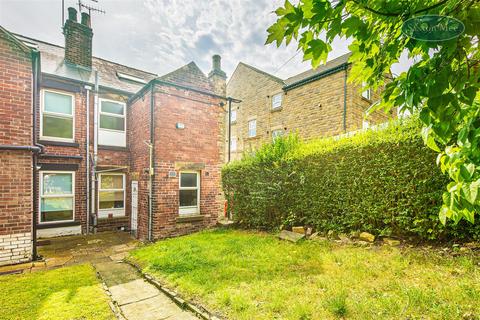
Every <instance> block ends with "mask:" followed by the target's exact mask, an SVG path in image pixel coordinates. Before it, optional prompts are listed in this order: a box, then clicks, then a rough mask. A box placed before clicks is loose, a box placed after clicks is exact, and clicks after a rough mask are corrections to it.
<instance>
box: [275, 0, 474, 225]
mask: <svg viewBox="0 0 480 320" xmlns="http://www.w3.org/2000/svg"><path fill="white" fill-rule="evenodd" d="M275 13H276V14H277V21H276V22H275V23H274V24H273V25H272V26H270V27H269V28H268V38H267V41H266V43H267V44H268V43H272V42H276V44H277V46H280V45H281V44H282V43H283V42H284V41H285V43H286V44H287V45H288V44H290V43H291V41H292V40H293V39H295V40H296V41H297V42H298V49H299V50H302V51H303V54H304V60H311V63H312V66H313V67H316V66H318V65H319V64H320V63H322V62H324V61H326V59H327V55H328V53H329V51H330V50H331V44H332V42H333V40H334V39H335V38H337V37H340V38H350V39H352V41H353V42H352V44H351V45H350V47H349V49H350V50H351V52H352V55H351V57H350V62H352V69H351V75H352V77H351V78H352V79H353V80H352V81H354V82H356V83H361V82H367V84H368V86H369V87H371V88H372V89H374V90H376V89H378V88H384V89H385V90H384V91H383V93H382V99H381V102H380V103H379V104H378V105H376V106H375V108H376V109H379V108H382V109H385V110H386V111H388V110H390V109H391V108H393V107H398V108H401V109H402V110H410V111H414V110H416V111H418V112H419V117H420V119H421V121H422V123H423V124H424V127H423V130H422V136H423V138H424V141H425V143H426V144H427V145H428V146H429V147H430V148H432V149H434V150H436V151H437V152H439V155H438V158H437V163H438V165H439V166H440V168H441V170H442V171H443V172H444V173H446V174H448V175H449V177H450V178H451V182H450V183H449V184H448V186H447V189H446V191H445V193H444V196H443V200H444V204H443V206H442V208H441V210H440V213H439V217H440V220H441V221H442V223H445V222H446V220H447V218H448V219H452V220H453V221H454V222H455V223H457V222H458V221H460V220H461V219H466V220H468V221H470V222H471V223H473V222H474V219H475V215H478V214H479V213H480V194H479V188H480V93H479V92H480V91H479V87H480V81H479V80H480V70H479V69H480V67H479V64H480V62H479V61H480V55H479V43H478V42H479V37H480V5H479V1H478V0H409V1H396V0H395V1H394V0H338V1H334V0H300V2H299V3H297V4H292V3H291V2H290V1H289V0H287V1H286V2H285V5H284V7H280V8H278V9H277V10H276V11H275ZM426 14H438V15H444V16H449V17H453V18H456V19H458V20H460V21H462V22H463V24H464V26H465V30H464V32H463V33H462V34H461V35H460V36H458V37H457V38H454V39H451V40H446V41H439V42H428V41H419V40H415V39H413V38H410V37H408V36H406V35H405V34H403V33H402V25H403V24H404V22H405V21H407V20H408V19H410V18H412V17H418V16H422V15H426ZM405 52H406V53H407V54H408V56H409V57H410V58H412V59H413V60H414V61H416V62H415V63H414V64H413V65H412V66H411V67H410V68H409V70H408V71H407V72H403V73H402V74H400V75H398V76H394V77H386V75H388V74H391V73H390V69H391V66H392V65H393V64H394V63H396V62H398V60H399V58H400V55H401V54H402V53H405Z"/></svg>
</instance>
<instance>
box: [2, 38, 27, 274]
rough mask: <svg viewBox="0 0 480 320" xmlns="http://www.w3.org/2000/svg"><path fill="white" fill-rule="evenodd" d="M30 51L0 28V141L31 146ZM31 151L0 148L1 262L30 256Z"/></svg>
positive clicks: (19, 259)
mask: <svg viewBox="0 0 480 320" xmlns="http://www.w3.org/2000/svg"><path fill="white" fill-rule="evenodd" d="M31 64H32V63H31V56H30V53H28V52H26V51H24V50H23V49H22V48H21V47H19V46H18V45H17V44H16V43H15V42H14V41H12V40H11V39H10V38H9V37H8V35H7V34H6V33H4V32H3V31H2V30H0V88H1V90H0V127H1V128H2V130H1V131H0V144H6V145H12V144H13V145H32V67H31ZM31 229H32V154H31V153H30V152H29V151H0V265H3V264H10V263H18V262H22V261H27V260H29V259H31V250H32V247H31V232H32V230H31Z"/></svg>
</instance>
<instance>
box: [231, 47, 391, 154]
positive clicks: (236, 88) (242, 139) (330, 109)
mask: <svg viewBox="0 0 480 320" xmlns="http://www.w3.org/2000/svg"><path fill="white" fill-rule="evenodd" d="M349 56H350V54H345V55H343V56H340V57H338V58H336V59H334V60H331V61H329V62H327V63H326V64H324V65H321V66H319V67H318V68H317V69H312V70H308V71H306V72H303V73H300V74H298V75H295V76H293V77H290V78H288V79H285V80H283V79H280V78H278V77H276V76H274V75H271V74H269V73H267V72H264V71H262V70H259V69H257V68H255V67H252V66H250V65H248V64H245V63H243V62H240V63H239V64H238V65H237V67H236V69H235V71H234V72H233V74H232V76H231V78H230V79H229V81H228V83H227V96H229V97H235V98H236V99H237V102H236V103H232V104H231V112H230V116H229V115H228V114H227V115H226V123H227V126H228V123H229V122H230V126H229V127H230V134H229V136H230V139H228V138H227V139H226V140H225V142H226V143H225V150H226V151H225V152H226V153H227V157H226V159H227V161H228V158H231V160H235V159H240V158H241V157H242V154H243V153H244V152H251V151H253V150H255V149H256V148H258V147H259V146H260V145H262V144H264V143H266V142H271V141H272V139H275V138H276V137H278V136H281V135H284V134H286V133H289V132H297V133H298V135H299V136H300V137H301V138H302V139H305V140H309V139H312V138H317V137H325V136H334V135H338V134H342V133H346V132H351V131H355V130H359V129H362V128H366V127H369V126H371V125H375V124H379V123H382V122H385V121H387V120H388V119H389V118H391V117H393V116H395V115H394V114H393V113H392V114H389V115H387V114H385V113H384V112H381V111H376V112H373V113H372V114H370V115H369V116H368V117H367V118H365V115H366V111H367V110H368V109H369V107H370V106H371V105H372V104H373V103H374V102H375V101H377V100H378V99H379V93H378V92H373V91H372V90H370V89H368V90H364V89H363V88H361V87H359V86H355V85H353V84H351V83H349V81H348V80H349V79H348V77H349V76H350V75H349V71H350V69H351V64H350V63H348V58H349ZM229 118H230V120H229Z"/></svg>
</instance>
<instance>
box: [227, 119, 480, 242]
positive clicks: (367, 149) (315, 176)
mask: <svg viewBox="0 0 480 320" xmlns="http://www.w3.org/2000/svg"><path fill="white" fill-rule="evenodd" d="M419 132H420V125H419V124H418V122H417V121H415V120H408V121H403V122H399V121H396V122H392V123H391V124H389V125H388V126H386V127H385V128H383V129H381V130H368V131H366V132H362V133H359V134H357V135H354V136H351V137H344V138H341V139H333V138H330V139H321V140H316V141H313V142H309V143H302V142H300V141H299V139H298V138H297V137H296V136H294V135H293V136H292V135H290V136H287V137H285V138H282V139H278V140H276V141H275V143H273V144H267V145H264V146H263V147H262V148H261V149H260V150H258V151H257V152H256V153H255V154H252V155H249V156H247V157H245V158H244V159H243V160H241V161H235V162H232V163H230V164H228V165H226V166H225V167H224V168H223V171H222V180H223V188H224V191H225V195H226V197H227V200H228V202H229V209H230V210H231V212H232V214H233V217H234V220H236V221H237V222H238V223H239V224H241V225H243V226H245V227H249V228H258V229H267V230H277V229H279V228H280V227H289V226H292V225H310V226H313V227H314V228H315V229H316V230H318V231H323V232H326V231H328V230H334V231H337V232H345V233H348V232H356V231H368V232H371V233H374V234H377V235H388V236H397V237H401V238H414V239H418V240H433V239H439V240H451V239H458V240H468V239H479V238H480V225H479V224H476V225H471V224H469V223H468V222H465V221H463V222H461V223H459V224H458V225H452V224H447V226H443V225H442V224H441V223H440V221H439V219H438V211H439V207H440V205H441V203H442V193H443V191H444V190H445V186H446V184H447V182H448V179H447V177H445V176H444V175H442V174H441V172H440V170H439V169H438V167H437V166H436V165H435V158H436V154H435V152H433V151H431V150H430V149H428V148H426V147H425V146H424V144H423V141H422V139H421V137H420V136H419Z"/></svg>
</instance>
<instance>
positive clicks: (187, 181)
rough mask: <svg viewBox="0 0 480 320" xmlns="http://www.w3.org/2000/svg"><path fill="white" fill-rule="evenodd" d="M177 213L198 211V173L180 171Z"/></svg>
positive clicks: (195, 212)
mask: <svg viewBox="0 0 480 320" xmlns="http://www.w3.org/2000/svg"><path fill="white" fill-rule="evenodd" d="M179 197H180V199H179V214H199V213H200V207H199V204H200V174H199V173H198V172H180V192H179Z"/></svg>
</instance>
